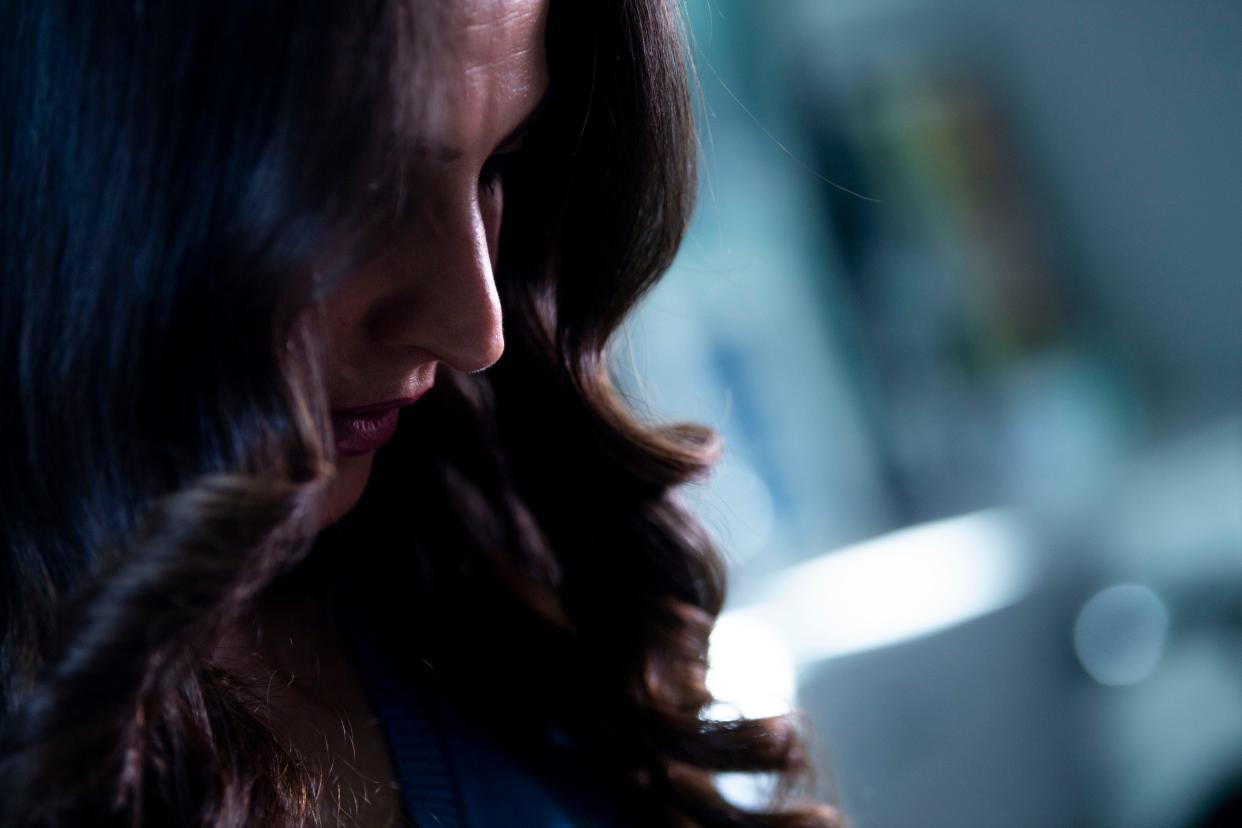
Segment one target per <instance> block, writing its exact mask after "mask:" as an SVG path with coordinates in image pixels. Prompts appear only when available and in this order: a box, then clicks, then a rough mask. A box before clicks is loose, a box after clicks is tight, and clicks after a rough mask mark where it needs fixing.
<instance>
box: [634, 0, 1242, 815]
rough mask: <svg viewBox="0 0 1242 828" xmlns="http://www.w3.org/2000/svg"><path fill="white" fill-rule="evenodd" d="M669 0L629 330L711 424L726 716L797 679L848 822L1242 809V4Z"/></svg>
mask: <svg viewBox="0 0 1242 828" xmlns="http://www.w3.org/2000/svg"><path fill="white" fill-rule="evenodd" d="M684 5H685V7H686V13H687V18H688V20H689V28H690V30H691V31H690V36H691V40H692V43H693V52H694V56H695V64H696V65H695V76H696V79H697V83H698V85H699V87H700V95H699V97H700V110H701V111H700V126H701V141H702V152H703V158H704V164H703V169H702V173H701V177H700V204H699V208H698V212H697V214H696V218H695V222H694V225H693V227H692V229H691V232H690V235H689V237H688V239H687V242H686V244H685V246H684V248H683V250H682V253H681V255H680V257H679V258H678V260H677V262H676V264H675V266H674V267H673V269H672V271H671V272H670V274H669V276H668V278H667V279H666V280H665V281H664V282H663V283H662V284H661V285H660V286H659V287H658V288H657V289H656V290H655V291H654V292H653V293H652V294H651V296H650V297H649V298H648V300H647V301H646V302H645V304H644V306H643V308H642V310H641V312H640V313H639V314H638V316H637V317H636V318H635V319H634V321H633V323H632V324H631V325H630V327H629V329H628V331H627V332H626V336H625V337H623V338H622V340H621V341H620V342H619V344H618V354H617V357H618V360H617V362H618V364H619V366H620V367H619V371H620V374H621V381H622V382H623V383H624V384H625V386H626V387H627V389H628V390H629V392H630V393H631V394H632V395H633V396H634V397H635V398H636V399H637V400H639V401H641V403H642V405H643V406H645V408H646V409H647V410H648V411H649V413H650V414H651V416H653V417H656V418H660V419H668V418H677V419H693V420H697V421H700V422H705V423H708V424H710V425H712V426H714V427H715V428H717V429H718V430H719V431H720V432H721V433H722V435H723V437H724V439H725V445H726V456H725V459H724V461H723V462H722V464H721V466H720V467H719V469H718V470H717V473H716V474H715V476H714V477H713V478H712V479H711V480H710V481H709V482H708V483H707V484H705V485H703V486H699V487H696V488H695V489H694V490H692V491H690V492H687V498H688V499H689V500H690V501H691V502H692V504H693V506H694V508H695V509H696V510H697V511H698V512H699V513H700V514H701V515H702V516H703V518H704V520H705V521H707V523H708V524H709V525H710V526H711V528H712V530H713V532H714V533H715V534H716V536H717V538H718V540H719V542H720V545H721V547H722V549H724V550H725V551H726V553H727V554H728V556H729V560H730V562H731V567H732V573H733V592H732V598H731V601H730V606H729V611H728V612H727V613H726V615H725V616H724V617H723V618H722V621H721V624H720V626H719V629H718V632H717V635H716V637H715V639H714V641H713V664H712V676H711V681H712V685H713V688H714V689H715V690H716V692H717V694H718V695H719V696H720V697H721V698H722V699H723V700H724V701H725V702H726V703H727V704H724V705H722V707H721V708H720V709H719V710H718V711H717V713H718V714H719V715H725V716H727V715H732V714H734V713H736V712H738V711H740V712H742V713H745V714H747V715H763V714H765V713H770V712H779V711H780V710H783V709H785V708H787V707H788V706H789V705H790V704H791V703H796V704H797V705H798V706H799V707H801V708H802V709H803V710H804V711H805V712H806V713H807V715H808V717H809V720H810V722H811V725H812V729H813V733H812V736H813V739H814V742H815V744H816V747H817V750H818V752H819V754H820V756H821V760H820V764H821V767H822V770H821V774H820V777H821V779H820V788H821V794H822V795H823V796H825V797H830V798H832V799H834V800H835V801H837V802H839V803H840V804H841V805H842V806H843V807H844V808H845V810H846V812H847V813H848V814H849V815H850V816H851V818H852V820H853V823H854V824H855V825H856V826H857V828H913V826H918V828H938V827H939V826H943V828H975V826H977V827H978V828H996V827H997V826H1005V828H1011V827H1013V826H1032V827H1033V828H1034V827H1035V826H1038V827H1039V828H1047V826H1101V828H1110V827H1111V826H1117V828H1122V826H1124V828H1148V826H1150V828H1177V827H1178V826H1185V828H1200V826H1208V825H1214V824H1219V825H1226V824H1242V818H1237V817H1236V811H1230V810H1229V809H1230V808H1237V807H1238V806H1237V805H1235V804H1233V802H1234V801H1235V800H1238V801H1242V793H1239V792H1240V791H1242V646H1240V645H1242V416H1240V415H1242V406H1240V402H1242V324H1239V319H1238V317H1239V312H1240V311H1242V272H1240V270H1242V266H1240V264H1239V263H1240V262H1242V227H1240V226H1239V223H1240V217H1242V140H1240V138H1239V136H1240V135H1242V97H1240V96H1239V89H1240V88H1242V6H1239V5H1238V4H1237V3H1235V2H1232V0H1216V1H1215V2H1211V1H1210V0H1191V1H1190V2H1177V3H1172V2H1160V3H1157V2H1155V0H1127V2H1121V0H1093V2H1081V0H1043V2H1040V3H1030V2H1018V0H777V1H775V2H759V0H727V1H726V0H711V2H707V0H685V3H684ZM721 785H722V786H723V788H724V790H725V791H726V792H727V793H728V794H729V795H730V796H732V797H735V798H737V799H739V800H741V801H747V802H750V801H756V800H757V799H759V798H761V797H762V795H763V793H764V792H763V789H762V788H763V786H762V785H760V786H755V785H753V784H748V783H745V782H741V781H739V780H737V779H732V778H723V779H721ZM1228 814H1234V815H1235V817H1234V818H1231V817H1229V816H1228ZM1235 819H1236V821H1235ZM1213 820H1216V821H1215V822H1214V821H1213Z"/></svg>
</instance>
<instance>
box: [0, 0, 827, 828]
mask: <svg viewBox="0 0 1242 828" xmlns="http://www.w3.org/2000/svg"><path fill="white" fill-rule="evenodd" d="M436 8H437V6H436V4H420V5H419V6H417V7H416V6H414V5H413V4H391V3H384V2H381V1H380V0H370V2H362V0H351V2H349V3H334V2H328V0H305V2H301V3H286V2H276V0H269V1H266V2H265V0H248V2H244V3H241V2H239V3H220V2H211V3H208V2H206V1H205V0H201V2H192V1H191V0H186V1H185V2H182V3H178V4H176V8H175V9H174V8H172V7H168V8H165V7H164V4H158V3H148V4H124V5H123V6H121V5H116V6H113V5H111V4H100V3H90V2H86V0H60V1H59V2H47V3H40V4H13V3H5V5H4V8H3V11H4V23H3V25H2V26H0V53H2V54H3V55H4V58H3V60H4V61H5V62H6V65H5V69H4V72H3V77H2V78H0V93H3V94H2V96H0V97H3V99H4V100H6V101H9V102H12V105H11V111H10V115H9V118H10V120H9V122H8V124H7V125H6V128H5V129H4V130H3V131H0V165H3V167H2V169H0V175H3V186H2V187H0V198H2V199H3V201H2V202H0V217H2V219H3V221H2V226H0V267H2V268H3V275H2V277H0V399H3V400H5V401H6V402H5V404H3V405H0V433H4V434H5V435H6V436H7V437H8V438H9V440H10V445H11V446H12V447H13V450H12V451H10V452H9V453H8V454H7V456H6V459H5V461H4V463H3V464H0V498H2V500H3V504H4V505H3V511H2V512H0V567H3V580H2V581H0V618H3V619H4V629H3V634H2V638H0V698H2V700H3V707H2V708H0V709H2V710H3V753H2V754H0V822H3V824H5V825H8V826H14V828H19V826H20V827H21V828H34V827H35V826H44V827H46V828H50V827H51V826H66V825H73V826H80V825H112V824H115V825H164V824H170V825H171V824H175V825H203V826H213V827H215V828H225V826H237V828H241V826H250V825H263V826H294V825H302V824H307V823H310V822H313V821H314V820H315V818H316V811H315V807H314V802H315V799H316V796H317V791H318V790H319V788H320V785H321V781H320V780H318V779H317V778H316V771H315V770H314V768H313V767H312V766H311V765H310V763H308V762H306V761H304V760H303V759H302V758H300V757H299V755H298V753H297V751H296V750H294V749H292V748H289V747H287V746H284V745H283V743H282V742H281V740H280V739H279V738H277V736H276V735H275V733H274V732H273V730H272V728H271V726H270V725H268V724H267V723H265V721H264V717H263V715H262V709H261V705H260V704H258V702H257V701H256V700H255V699H254V698H251V697H250V695H249V691H248V689H247V688H246V687H245V686H243V685H241V684H240V683H238V682H237V681H236V680H235V679H234V678H233V677H232V676H230V675H229V673H228V672H227V671H225V670H223V669H221V668H220V667H219V666H216V665H213V664H212V663H211V660H210V659H209V658H208V653H210V650H211V646H212V643H213V642H214V641H215V640H216V639H217V637H218V636H219V634H220V633H221V631H222V630H223V629H225V628H226V627H227V626H228V625H229V624H230V623H233V622H235V621H236V620H237V619H238V618H240V617H241V616H242V615H243V614H244V613H245V612H246V611H247V610H248V608H250V607H252V606H253V602H254V600H255V598H256V596H257V595H259V594H260V593H261V592H262V591H263V590H264V589H266V588H267V587H268V586H269V585H271V584H272V583H273V582H274V581H276V580H277V579H278V578H280V577H281V576H282V575H283V574H285V573H288V572H290V571H292V570H294V569H296V568H298V567H302V568H303V569H305V568H306V566H307V564H304V563H303V562H304V561H305V560H306V559H307V556H308V555H309V556H310V557H311V559H312V561H315V560H319V561H321V560H341V559H343V558H344V557H346V556H348V569H349V572H351V573H353V575H354V576H356V577H357V578H359V579H360V583H363V585H364V588H365V589H367V590H369V591H370V592H371V593H373V594H374V595H375V596H376V599H377V600H375V601H374V602H373V604H372V605H373V606H374V607H376V609H375V612H377V613H379V614H381V615H382V614H384V613H388V616H387V617H386V618H385V617H381V619H380V620H381V621H383V623H382V624H381V625H380V626H381V627H387V628H392V629H416V630H419V631H420V641H421V642H423V643H422V644H421V645H420V646H421V647H422V648H423V649H422V650H421V651H420V653H419V655H420V657H426V658H430V659H433V660H434V662H435V664H436V666H437V671H438V673H439V674H440V675H441V676H442V677H443V678H444V681H445V682H446V684H447V686H449V687H450V688H451V691H452V692H451V696H452V697H453V698H454V699H455V700H456V701H458V702H459V703H460V704H461V705H462V706H464V707H468V708H470V709H471V710H474V711H478V715H480V716H483V717H491V719H492V721H491V724H492V726H493V727H494V729H495V731H496V732H497V733H499V734H501V737H502V738H504V739H506V740H509V741H511V742H513V743H516V744H526V745H532V744H546V743H547V742H548V741H549V739H551V738H552V736H551V735H550V734H554V733H561V734H569V735H570V736H571V738H572V739H573V742H574V744H575V745H576V746H577V747H578V748H579V749H580V750H582V751H583V752H585V753H586V754H587V755H588V756H589V757H590V759H591V761H592V763H593V764H594V765H595V766H596V767H598V768H599V769H601V772H604V773H606V774H608V775H609V776H610V777H611V778H612V779H614V780H615V782H616V784H617V785H618V786H620V787H621V788H622V789H623V790H624V792H625V800H626V802H627V803H629V805H630V806H631V807H632V814H631V815H630V816H631V817H632V818H633V819H634V820H635V822H638V823H641V824H670V825H701V826H724V825H728V826H781V828H793V827H794V826H829V825H835V824H836V818H835V817H834V816H833V814H832V813H831V812H830V811H829V809H827V808H824V807H821V806H813V805H787V806H786V807H784V808H781V809H778V810H772V811H768V812H749V811H744V810H742V809H740V808H737V807H735V806H733V805H731V804H730V803H728V802H727V801H725V800H724V799H723V798H722V797H721V796H720V795H719V793H718V792H717V791H716V788H715V787H714V785H713V783H712V776H713V774H714V773H716V772H721V771H754V772H772V773H776V774H779V775H782V776H783V777H784V778H786V779H787V780H789V782H790V785H789V790H791V791H792V790H793V789H794V784H793V783H794V782H796V781H797V779H798V778H800V775H801V774H803V772H805V771H806V769H807V761H806V757H805V755H804V751H803V748H802V746H801V742H800V741H799V739H798V737H797V735H796V733H795V729H794V727H793V724H792V723H791V722H790V721H789V720H788V719H785V718H771V719H761V720H736V721H727V722H720V721H712V720H709V719H706V718H704V716H703V711H704V710H705V708H706V706H707V705H708V703H709V702H710V701H711V697H710V695H709V693H708V692H707V690H706V688H705V684H704V676H705V672H706V666H707V665H706V651H707V638H708V634H709V633H710V631H711V628H712V624H713V622H714V619H715V617H716V615H717V614H718V613H719V611H720V608H721V603H722V600H723V594H724V573H723V568H722V565H721V562H720V559H719V558H718V557H717V555H716V553H715V552H714V550H713V549H712V546H711V544H710V542H709V541H708V539H707V538H706V536H705V535H704V533H703V532H702V531H701V529H700V527H699V526H698V524H697V523H696V522H695V521H694V520H693V518H692V517H691V516H690V515H689V513H688V512H687V511H686V510H685V509H684V508H683V506H682V505H681V504H680V503H679V501H678V499H677V495H676V490H677V488H678V487H679V486H680V485H682V484H683V483H685V482H687V481H690V480H693V479H695V478H698V477H700V476H702V475H704V474H706V473H707V471H708V470H709V468H710V467H711V465H712V463H713V461H714V459H715V457H716V455H717V453H718V446H717V442H716V439H715V437H714V436H713V435H712V434H711V433H710V432H708V431H706V430H704V429H702V428H699V427H695V426H688V425H674V426H660V427H656V426H650V425H646V424H643V423H640V422H639V421H638V420H636V419H635V418H634V417H633V416H632V415H631V414H630V412H629V411H628V409H627V407H626V405H625V404H624V400H623V399H622V398H621V396H620V395H619V394H618V392H617V391H616V389H615V388H614V387H613V384H612V381H611V377H610V374H609V370H608V365H607V362H606V359H605V354H606V350H607V345H608V342H609V339H610V337H611V335H612V333H613V332H614V331H615V330H616V328H617V327H618V325H619V324H620V323H621V321H622V319H623V318H624V317H625V315H626V313H627V312H628V311H629V309H630V308H632V307H633V306H634V304H635V303H636V302H637V301H638V300H639V298H640V297H641V296H642V295H643V293H644V292H645V291H646V290H647V289H648V288H649V287H650V286H651V284H652V283H653V282H654V280H655V279H656V278H657V277H658V276H659V275H660V274H661V273H662V272H663V271H664V270H665V269H666V268H667V266H668V264H669V262H670V260H671V258H672V256H673V254H674V252H675V250H676V248H677V246H678V243H679V242H680V239H681V236H682V233H683V231H684V228H685V225H686V223H687V221H688V219H689V216H690V212H691V207H692V198H693V189H694V187H693V185H694V175H695V173H694V164H693V160H694V143H693V129H692V118H691V112H690V100H689V93H688V90H687V66H686V64H685V61H684V57H683V52H682V40H681V35H680V32H679V29H678V21H677V17H676V14H675V10H674V9H672V8H670V5H669V4H668V3H667V2H665V0H609V1H608V2H605V1H604V0H597V1H595V2H591V3H579V2H560V1H559V0H558V2H554V3H553V9H552V13H551V18H550V20H549V30H548V38H547V42H548V57H549V64H550V71H551V77H552V84H553V95H554V105H553V106H552V108H551V112H550V115H549V117H548V118H547V119H546V120H545V121H544V125H543V126H542V127H541V128H540V133H539V134H538V135H537V136H534V137H533V138H532V140H531V148H530V150H529V151H527V152H526V153H525V156H526V157H525V158H524V160H523V162H522V163H521V164H520V165H518V166H517V167H516V168H515V169H514V170H513V171H512V172H511V173H510V174H509V175H508V177H507V180H506V198H507V200H508V201H509V204H508V206H507V208H506V219H505V225H504V227H503V230H502V239H501V246H502V249H503V251H504V254H503V256H502V257H501V261H500V264H499V267H498V271H497V282H498V287H499V290H500V293H501V301H502V303H503V307H504V312H505V314H504V316H505V326H506V329H505V334H506V341H507V350H506V354H505V357H504V358H503V359H502V360H501V361H500V362H499V363H498V364H497V365H496V366H495V367H494V368H493V369H491V370H490V371H488V372H487V373H485V374H479V375H469V376H467V375H461V374H457V373H454V372H451V371H447V370H444V369H442V370H441V371H440V373H439V377H438V381H437V384H436V387H435V389H434V390H433V391H432V392H431V393H429V394H428V395H427V397H426V398H425V399H424V401H423V402H422V403H420V405H419V406H417V407H415V408H413V409H410V410H408V411H406V412H404V413H403V414H402V424H401V428H400V429H399V430H398V434H397V437H396V438H395V439H394V441H393V442H392V443H391V444H390V445H389V446H388V447H386V448H385V450H384V451H383V452H381V453H380V454H379V456H378V457H377V460H376V464H375V468H374V470H373V474H372V480H371V482H370V484H369V487H368V490H367V492H366V494H365V495H364V497H363V499H362V501H361V502H360V504H359V505H358V506H357V507H356V508H355V510H354V511H353V512H352V513H351V514H350V515H348V516H346V517H345V518H344V519H343V520H341V521H340V522H339V523H337V524H336V525H334V526H332V527H330V528H329V529H328V530H325V531H324V532H322V533H320V534H319V536H318V538H316V539H314V541H313V543H312V541H310V540H308V539H307V533H306V532H305V531H302V529H303V527H304V526H305V525H306V521H307V519H308V517H307V516H308V512H309V510H310V508H311V504H312V503H313V501H314V497H315V495H316V493H317V491H318V490H319V488H320V487H321V486H322V484H323V481H324V480H325V479H326V477H327V476H328V474H329V473H330V471H331V463H332V450H331V445H330V439H329V436H330V428H329V427H328V425H327V410H326V409H327V404H326V399H325V395H324V393H323V388H322V379H321V377H320V376H319V373H318V370H319V369H318V368H317V367H316V365H317V364H318V354H317V353H316V339H315V336H314V333H313V331H314V327H313V322H312V317H313V314H309V313H308V309H311V308H313V307H314V305H315V302H316V299H317V297H319V296H321V295H322V294H321V293H320V292H319V291H321V290H322V289H323V285H322V284H316V283H315V282H314V281H313V280H312V279H311V278H310V277H309V275H307V274H308V273H309V271H310V268H309V266H308V265H309V263H311V262H316V261H319V262H322V261H323V260H324V255H325V251H331V252H335V253H339V252H340V251H341V250H348V251H350V252H349V253H348V254H347V255H339V256H336V257H335V258H332V259H331V262H332V267H331V268H329V270H328V277H327V283H329V284H330V283H331V282H332V280H333V279H334V278H339V277H340V276H341V275H342V274H344V273H346V272H348V271H349V268H350V266H351V265H352V264H353V263H356V262H357V261H358V260H359V259H360V258H361V257H364V256H365V255H366V251H368V250H373V249H374V243H376V242H377V240H379V239H381V237H382V234H383V231H384V222H383V221H375V222H372V223H366V222H363V221H362V220H361V219H360V217H363V216H366V217H371V218H374V217H376V216H378V215H381V214H383V213H384V211H383V210H377V209H376V207H377V203H376V201H375V199H376V198H378V196H377V195H376V194H375V193H374V192H372V191H371V190H370V189H369V188H367V187H365V186H362V185H361V183H360V182H366V181H370V180H374V177H375V175H374V174H375V172H376V171H377V170H383V169H385V168H386V166H387V165H391V164H393V163H398V160H399V159H400V158H401V152H400V149H401V144H400V137H399V132H400V130H399V125H400V124H402V123H406V124H408V123H410V122H415V123H416V122H417V118H418V113H417V111H408V99H409V95H408V92H409V90H410V89H411V88H415V89H417V88H423V89H427V88H430V86H431V85H432V84H433V83H434V78H431V77H427V76H426V75H425V74H423V75H420V74H419V73H420V72H421V71H422V69H421V67H422V65H423V63H422V62H420V61H422V57H420V56H425V55H426V54H429V53H430V50H431V49H433V48H436V46H435V44H434V41H433V40H432V39H430V38H429V37H427V36H426V33H427V32H428V31H434V30H435V27H434V20H433V17H434V14H435V13H436ZM392 67H400V69H401V71H400V72H394V71H393V70H392ZM398 76H400V77H402V78H407V79H408V78H418V79H419V80H418V83H414V84H411V85H409V86H404V85H402V84H399V83H397V82H396V78H397V77H398ZM419 83H421V84H422V86H421V87H420V86H419V85H418V84H419ZM415 105H416V106H417V105H419V104H418V102H415ZM403 174H404V171H403ZM389 229H391V228H389ZM225 318H227V319H228V320H229V331H228V332H227V333H222V328H223V324H222V321H223V320H224V319H225ZM415 503H417V507H418V514H419V520H418V523H417V526H416V527H415V528H413V529H411V528H410V527H409V524H408V521H406V520H404V519H403V518H404V515H405V514H407V513H408V512H409V510H410V509H411V508H412V506H413V505H414V504H415ZM393 585H400V587H399V592H398V591H397V587H395V586H393ZM398 609H399V614H397V612H398ZM424 631H425V632H424ZM388 647H389V651H390V653H391V655H392V657H393V658H397V659H400V658H410V657H412V653H411V652H409V651H408V649H402V648H401V647H400V646H398V645H396V644H395V643H393V642H389V645H388ZM500 691H503V694H504V696H505V698H506V701H507V702H509V703H508V704H507V705H506V709H510V710H511V709H521V710H522V711H523V715H522V716H521V717H520V719H519V718H516V717H513V716H511V715H510V716H506V715H504V713H503V711H498V710H497V709H496V707H497V706H496V705H495V700H496V694H497V693H498V692H500Z"/></svg>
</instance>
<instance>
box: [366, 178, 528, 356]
mask: <svg viewBox="0 0 1242 828" xmlns="http://www.w3.org/2000/svg"><path fill="white" fill-rule="evenodd" d="M470 189H471V192H470V193H468V194H465V195H463V196H461V197H453V198H440V199H436V200H435V201H431V202H429V203H427V204H426V205H425V206H424V208H423V210H422V214H421V215H420V217H419V218H418V219H416V220H415V221H414V225H413V227H412V228H411V229H410V230H409V231H408V233H407V234H406V235H407V238H406V239H404V240H403V241H402V243H401V245H400V246H399V248H398V250H399V253H398V255H396V256H394V257H393V259H391V260H390V261H391V266H390V268H388V270H389V273H387V274H386V283H387V287H388V289H387V290H386V291H384V293H383V294H382V295H380V296H378V297H376V301H375V305H374V306H373V311H374V312H373V314H372V316H371V322H370V325H369V327H370V334H371V336H372V337H373V338H374V339H375V340H376V341H378V342H380V343H382V344H384V345H386V346H388V347H391V348H398V349H418V350H421V351H425V352H427V353H428V354H430V355H431V356H433V357H435V358H436V359H438V360H440V361H442V362H444V363H445V364H447V365H449V366H451V367H453V368H456V369H457V370H459V371H464V372H467V373H473V372H477V371H482V370H483V369H485V368H488V367H489V366H491V365H493V364H494V363H495V362H496V361H497V360H499V359H500V355H501V354H502V353H503V351H504V332H503V325H502V319H501V308H500V297H499V296H498V295H497V292H496V283H495V279H494V277H493V255H492V253H493V251H492V250H491V244H493V239H494V236H495V234H494V233H492V232H490V230H491V229H492V228H489V226H488V225H489V223H490V220H489V217H488V216H487V215H486V213H487V211H486V210H485V209H484V208H483V207H482V206H481V205H480V203H479V199H478V196H477V194H475V193H474V192H473V190H474V188H470Z"/></svg>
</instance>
